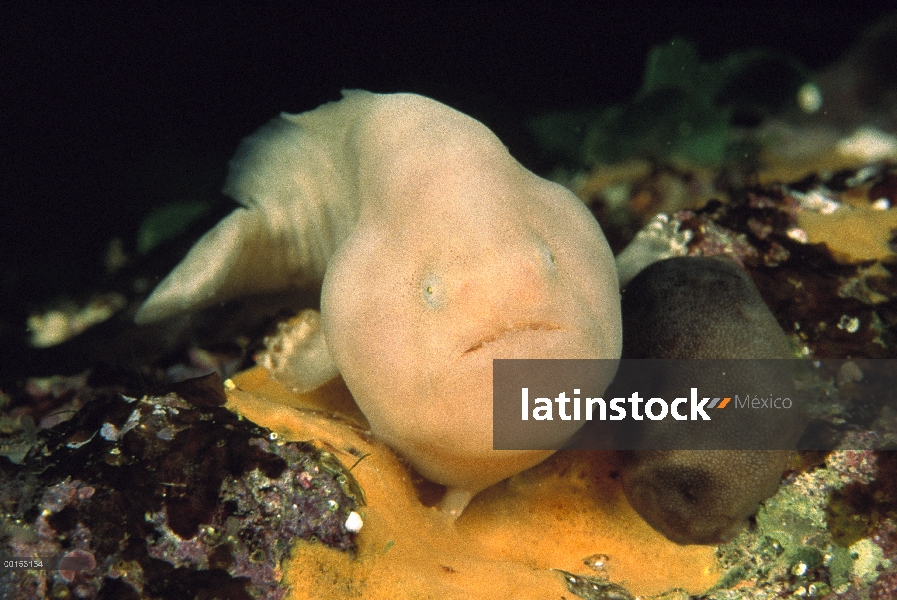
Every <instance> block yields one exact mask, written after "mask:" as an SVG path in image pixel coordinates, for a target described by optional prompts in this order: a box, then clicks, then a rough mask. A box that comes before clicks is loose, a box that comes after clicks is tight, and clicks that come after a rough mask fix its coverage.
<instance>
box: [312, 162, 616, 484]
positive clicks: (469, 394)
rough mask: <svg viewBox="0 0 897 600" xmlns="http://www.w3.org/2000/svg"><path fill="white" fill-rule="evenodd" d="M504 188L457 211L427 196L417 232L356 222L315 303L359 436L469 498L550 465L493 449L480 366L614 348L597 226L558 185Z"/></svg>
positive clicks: (609, 278) (496, 185)
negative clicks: (361, 423)
mask: <svg viewBox="0 0 897 600" xmlns="http://www.w3.org/2000/svg"><path fill="white" fill-rule="evenodd" d="M510 179H511V182H510V183H507V182H502V181H498V182H496V181H494V180H489V181H482V182H478V183H479V185H478V186H477V188H476V190H477V191H476V193H469V194H468V195H467V196H464V200H463V201H461V202H459V201H458V200H457V196H458V194H462V195H463V194H464V193H467V190H468V186H467V185H465V186H460V187H464V189H463V190H459V189H456V188H457V187H459V186H451V185H449V186H443V187H441V188H440V189H439V191H438V192H437V193H435V194H434V195H435V198H434V199H433V201H431V202H427V203H425V204H426V206H427V210H428V211H429V214H428V215H427V218H426V219H424V220H422V221H421V220H419V222H423V223H426V226H424V227H416V228H405V227H392V226H390V225H389V219H384V218H383V215H378V217H379V218H377V219H370V222H366V221H365V215H364V214H363V215H362V217H361V222H360V223H359V226H358V228H357V229H356V231H355V233H354V235H353V236H352V238H350V239H349V240H347V242H346V243H345V244H344V245H343V247H342V248H341V250H340V252H339V253H338V254H337V255H336V256H335V257H334V260H333V262H332V263H331V266H330V268H329V269H328V272H327V276H326V277H325V280H324V286H323V293H322V302H321V312H322V325H323V327H324V331H325V337H326V339H327V343H328V346H329V348H330V351H331V354H332V355H333V358H334V361H335V362H336V364H337V366H338V367H339V370H340V372H341V373H342V375H343V378H344V380H345V381H346V384H347V385H348V386H349V389H350V390H351V391H352V393H353V395H354V397H355V399H356V401H357V402H358V405H359V407H360V408H361V410H362V411H363V412H364V413H365V415H366V416H367V418H368V420H369V422H370V424H371V429H372V432H373V434H374V435H375V436H377V437H379V438H380V439H382V440H384V441H385V442H386V443H388V444H389V445H390V446H392V447H393V448H394V449H396V450H397V451H398V452H399V453H401V454H402V455H404V456H405V457H406V458H407V459H408V460H409V462H411V464H412V465H413V466H414V467H415V468H416V469H417V470H418V471H419V472H420V473H421V474H423V475H424V476H425V477H427V478H428V479H431V480H433V481H436V482H438V483H441V484H444V485H447V486H449V487H453V488H462V489H467V490H472V491H474V492H475V491H479V490H481V489H484V488H485V487H488V486H489V485H491V484H493V483H495V482H497V481H500V480H501V479H504V478H506V477H508V476H510V475H512V474H514V473H516V472H519V471H521V470H523V469H525V468H527V467H529V466H532V465H534V464H536V463H538V462H540V461H541V460H543V459H544V458H545V457H546V456H548V455H549V454H550V452H549V451H542V450H539V451H533V450H529V451H496V450H493V448H492V360H493V359H496V358H530V359H558V358H619V356H620V350H621V325H620V312H619V311H620V304H619V302H620V301H619V293H618V288H617V278H616V271H615V269H614V263H613V257H612V255H611V252H610V250H609V248H608V246H607V243H606V241H605V239H604V236H603V234H602V233H601V230H600V228H599V227H598V224H597V223H596V222H595V220H594V218H593V217H592V215H591V214H590V213H589V212H588V211H587V210H586V209H585V207H584V206H583V205H582V203H581V202H580V201H579V200H577V199H576V198H575V197H574V196H573V195H572V194H571V193H570V192H569V191H567V190H565V189H563V188H561V187H560V186H557V185H555V184H552V183H549V182H547V181H545V180H542V179H539V178H538V177H536V176H535V175H532V174H531V173H529V172H528V171H525V170H524V169H523V168H522V167H521V168H520V172H517V173H513V177H511V178H510ZM467 183H469V182H465V184H467ZM521 189H523V190H525V192H524V197H523V198H521V197H519V194H520V190H521ZM513 193H517V194H518V195H517V196H514V195H513ZM446 194H448V195H451V197H450V198H447V199H446V198H443V197H442V196H444V195H446ZM483 194H486V195H488V196H489V201H488V202H487V201H482V195H483ZM512 203H522V204H523V207H524V208H523V209H521V208H519V207H516V208H515V209H514V210H511V207H512ZM418 204H420V203H418ZM406 222H407V221H406ZM607 383H609V381H606V382H604V384H605V385H606V384H607ZM576 428H577V426H576V425H575V424H574V425H573V426H572V428H571V429H570V431H569V435H571V436H572V435H573V433H575V430H576Z"/></svg>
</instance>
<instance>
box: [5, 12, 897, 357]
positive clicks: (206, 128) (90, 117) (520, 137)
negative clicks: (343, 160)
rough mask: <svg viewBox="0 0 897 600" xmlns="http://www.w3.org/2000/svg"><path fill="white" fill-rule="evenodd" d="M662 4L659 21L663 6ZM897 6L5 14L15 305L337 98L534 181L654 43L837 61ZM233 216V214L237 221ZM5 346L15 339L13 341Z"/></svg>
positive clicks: (96, 277) (204, 189)
mask: <svg viewBox="0 0 897 600" xmlns="http://www.w3.org/2000/svg"><path fill="white" fill-rule="evenodd" d="M661 6H662V7H661ZM891 6H893V4H892V3H890V2H864V3H841V4H840V7H839V8H837V9H832V8H831V7H830V5H829V4H817V3H808V2H779V3H764V4H756V3H755V4H753V5H752V6H750V7H746V6H739V5H735V4H732V3H719V2H712V3H711V2H700V3H691V4H687V5H686V4H674V3H663V4H662V5H661V4H660V3H655V2H616V3H613V4H610V3H586V2H579V3H570V2H551V3H549V2H544V3H543V2H538V3H537V2H525V3H519V2H448V1H446V2H441V3H418V4H415V5H413V6H412V5H411V4H410V3H392V2H376V3H375V2H370V3H358V2H354V3H340V2H317V3H312V2H301V1H296V2H290V3H261V2H245V1H226V2H171V1H152V2H150V1H145V0H136V1H135V0H129V1H127V2H56V3H44V2H33V1H32V2H8V3H4V5H3V7H2V8H0V160H2V163H0V164H2V171H0V198H2V202H3V218H2V226H0V227H2V228H0V247H2V258H0V306H2V307H3V311H4V316H5V317H6V319H5V320H7V324H9V320H10V319H12V320H13V321H16V322H21V323H22V327H24V315H25V313H26V311H27V310H30V309H33V308H37V307H39V306H40V304H41V303H43V302H46V301H48V300H50V299H52V298H54V297H56V296H58V295H59V294H69V295H77V294H80V293H83V292H84V291H85V290H87V289H89V288H91V287H93V288H98V287H99V288H101V287H102V277H103V268H102V257H103V254H104V252H105V249H106V247H107V246H108V243H109V241H110V240H111V239H112V238H114V237H119V238H121V239H122V240H124V243H125V247H126V249H127V248H132V247H133V244H134V234H135V231H136V229H137V227H138V226H139V223H140V222H141V220H142V219H143V218H144V217H145V215H146V214H147V213H148V211H149V210H151V208H152V207H153V206H157V205H160V204H163V203H166V202H173V201H181V200H185V199H191V198H213V199H216V198H218V200H217V202H219V203H220V204H221V206H226V205H227V204H226V203H227V201H226V200H225V199H223V198H219V197H218V195H217V194H218V192H217V190H218V188H219V187H220V185H221V181H222V179H223V177H224V174H225V169H226V163H227V160H228V158H229V157H230V155H231V154H232V152H233V150H234V148H235V147H236V145H237V143H238V142H239V140H240V138H241V137H243V136H245V135H247V134H248V133H250V132H252V131H253V130H254V129H255V128H256V127H258V126H259V125H261V124H262V123H264V122H265V121H267V120H268V119H270V118H271V117H273V116H274V115H275V114H277V113H278V112H279V111H289V112H300V111H304V110H308V109H311V108H314V107H315V106H317V105H319V104H321V103H322V102H325V101H328V100H334V99H337V98H338V97H339V90H340V89H342V88H364V89H369V90H372V91H378V92H393V91H411V92H417V93H421V94H425V95H429V96H432V97H434V98H436V99H438V100H441V101H443V102H445V103H447V104H450V105H451V106H454V107H456V108H458V109H459V110H462V111H464V112H467V113H469V114H471V115H473V116H475V117H477V118H479V119H480V120H482V121H484V122H485V123H486V124H488V125H489V126H490V127H492V128H493V129H494V130H495V131H496V132H497V133H498V134H499V136H500V137H501V138H502V139H503V140H504V141H505V143H507V144H508V145H509V147H510V148H511V151H512V153H514V154H515V155H516V156H518V158H520V159H521V160H522V161H523V162H524V163H525V164H527V165H528V166H530V167H532V168H535V169H537V170H538V169H539V168H543V167H544V166H545V165H544V164H542V163H540V159H539V155H538V153H537V152H536V151H535V150H534V148H533V146H532V143H531V141H530V140H529V138H528V136H527V134H526V130H525V128H524V126H523V124H524V122H525V120H526V118H527V117H529V116H531V115H535V114H538V113H540V112H542V111H546V110H551V109H561V108H572V107H582V106H589V105H595V104H609V103H614V102H619V101H623V100H625V99H627V98H629V97H630V96H631V95H632V94H633V93H634V92H635V91H636V90H637V89H638V86H639V84H640V81H641V76H642V71H643V67H644V62H645V57H646V55H647V52H648V50H649V49H650V48H651V46H653V45H655V44H658V43H662V42H665V41H668V40H669V39H670V38H672V37H673V36H677V35H678V36H683V37H685V38H687V39H689V40H691V41H693V42H694V43H695V44H696V45H697V48H698V51H699V53H700V55H701V56H702V58H704V59H714V58H718V57H721V56H723V55H725V54H727V53H729V52H733V51H737V50H743V49H747V48H754V47H758V46H765V47H770V48H774V49H777V50H781V51H785V52H789V53H793V54H794V55H796V56H797V57H798V58H799V59H800V60H801V61H803V62H804V63H805V64H806V65H808V66H809V67H811V68H814V69H818V68H821V67H823V66H825V65H826V64H828V63H830V62H831V61H833V60H835V59H836V58H837V57H838V56H839V55H841V54H842V53H843V52H844V50H845V49H847V48H848V47H849V46H850V45H851V44H852V43H853V42H855V40H856V39H857V37H858V36H859V34H860V33H861V32H862V31H863V30H864V29H866V28H867V27H868V26H869V25H871V24H873V23H874V22H876V21H877V20H878V19H880V18H881V16H882V15H884V14H885V12H886V10H887V9H889V8H890V7H891ZM225 211H226V209H225ZM0 343H2V340H0Z"/></svg>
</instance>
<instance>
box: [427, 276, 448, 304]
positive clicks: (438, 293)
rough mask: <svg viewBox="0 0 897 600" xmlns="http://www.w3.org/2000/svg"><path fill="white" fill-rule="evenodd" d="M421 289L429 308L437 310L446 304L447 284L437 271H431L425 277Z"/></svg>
mask: <svg viewBox="0 0 897 600" xmlns="http://www.w3.org/2000/svg"><path fill="white" fill-rule="evenodd" d="M421 291H422V293H423V297H424V302H426V304H427V306H428V307H429V308H431V309H433V310H437V309H439V308H442V307H443V305H444V304H445V284H444V283H443V282H442V278H441V277H439V276H438V275H436V274H435V273H430V274H428V275H426V276H425V277H424V278H423V280H422V281H421Z"/></svg>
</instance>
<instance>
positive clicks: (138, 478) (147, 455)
mask: <svg viewBox="0 0 897 600" xmlns="http://www.w3.org/2000/svg"><path fill="white" fill-rule="evenodd" d="M175 389H176V390H177V392H172V393H167V394H164V395H159V396H144V397H143V398H141V399H136V398H132V397H128V396H123V395H121V394H115V393H109V392H100V393H96V392H95V393H93V394H92V396H93V397H92V398H91V399H90V400H89V401H87V402H86V403H85V406H84V407H83V408H82V409H81V410H80V411H78V412H77V414H75V416H74V418H72V419H71V420H70V421H68V422H65V423H62V424H60V425H58V426H56V427H54V428H53V429H49V430H47V431H43V432H41V433H40V434H39V436H38V437H39V441H38V442H37V443H35V444H34V445H33V446H32V448H33V449H32V450H31V451H30V452H29V454H28V455H27V457H26V458H25V459H24V464H22V465H21V466H20V465H15V464H12V463H11V462H8V461H6V460H2V459H0V498H2V502H3V504H2V508H3V512H4V520H3V526H2V530H0V554H4V555H7V556H44V557H48V556H62V555H65V556H79V557H82V558H84V559H86V560H88V563H89V564H91V565H93V567H92V568H91V569H90V570H86V571H5V572H3V573H0V596H2V597H4V598H22V599H27V598H44V597H56V598H96V597H115V598H194V597H217V598H234V599H243V598H246V599H248V598H272V599H274V598H282V597H284V596H285V595H286V593H287V590H286V589H285V588H284V587H282V586H281V584H280V579H281V570H280V568H281V567H280V563H281V560H282V559H283V558H284V557H285V556H286V555H287V554H288V552H289V549H290V544H291V542H292V541H293V540H295V539H297V538H302V539H307V540H318V541H319V542H320V543H321V544H324V545H326V546H329V547H332V548H335V549H338V550H341V551H351V550H352V549H353V548H354V544H355V541H354V540H355V533H353V532H352V531H349V530H348V529H347V527H346V522H347V519H348V518H349V516H350V515H351V514H352V513H353V511H354V510H355V509H356V508H357V506H358V504H359V501H360V500H361V498H360V492H359V491H358V490H357V489H356V488H353V487H352V486H351V481H350V480H351V476H350V475H348V474H346V473H343V471H342V470H341V467H340V466H339V463H336V462H335V461H333V460H328V458H327V457H328V454H327V453H326V452H322V451H321V450H318V449H316V448H314V447H312V446H310V445H307V444H302V443H281V442H280V441H278V440H277V439H276V436H273V435H272V434H271V433H270V432H269V431H267V430H264V429H262V428H260V427H257V426H255V425H253V424H251V423H249V422H248V421H244V420H240V419H238V418H237V417H235V416H234V415H233V414H232V413H230V412H229V411H227V410H226V409H224V408H222V407H221V404H223V402H224V400H223V390H222V388H221V383H220V380H217V379H216V378H214V377H210V378H206V379H203V380H198V381H192V382H186V383H185V384H179V385H178V386H176V387H175ZM81 394H82V396H86V395H87V392H86V391H85V390H82V391H81ZM188 399H189V400H188Z"/></svg>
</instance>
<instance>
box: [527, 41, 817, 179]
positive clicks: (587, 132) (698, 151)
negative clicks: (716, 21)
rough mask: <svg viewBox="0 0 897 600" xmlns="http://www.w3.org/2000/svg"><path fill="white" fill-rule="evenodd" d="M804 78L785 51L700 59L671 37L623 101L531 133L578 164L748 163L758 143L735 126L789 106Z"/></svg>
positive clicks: (557, 117) (556, 119)
mask: <svg viewBox="0 0 897 600" xmlns="http://www.w3.org/2000/svg"><path fill="white" fill-rule="evenodd" d="M811 78H812V76H811V74H810V72H809V71H808V70H807V69H806V68H805V67H804V66H803V65H802V64H800V63H799V62H798V61H797V60H796V59H794V58H792V57H790V56H787V55H783V54H779V53H775V52H772V51H769V50H762V49H757V50H750V51H746V52H739V53H734V54H730V55H728V56H725V57H723V58H721V59H719V60H715V61H702V60H701V59H700V57H699V56H698V52H697V50H696V49H695V47H694V45H692V44H691V43H690V42H688V41H686V40H684V39H681V38H675V39H673V40H671V41H670V42H668V43H666V44H661V45H658V46H655V47H654V48H653V49H652V50H651V52H650V53H649V55H648V59H647V63H646V67H645V72H644V77H643V80H642V86H641V88H640V90H639V92H638V93H637V94H636V95H635V97H634V98H632V99H631V100H630V101H629V102H625V103H621V104H617V105H614V106H610V107H605V108H602V109H587V110H580V111H571V112H558V113H551V114H548V115H543V116H542V117H539V118H537V119H534V120H533V121H532V122H531V123H530V130H531V132H532V133H533V135H534V136H535V137H536V140H537V142H538V143H539V144H540V145H541V146H542V147H543V149H544V150H545V151H547V152H550V153H552V154H554V155H555V156H557V157H560V158H561V159H563V160H567V161H568V162H575V163H578V164H579V165H581V166H593V165H595V164H611V163H615V162H618V161H622V160H625V159H627V158H636V157H638V158H649V159H653V160H658V161H660V162H668V161H672V162H674V163H675V162H684V163H686V164H691V165H696V166H719V165H722V164H728V163H732V162H738V163H743V162H745V161H747V162H751V161H754V160H756V157H757V156H758V155H759V151H760V144H759V142H758V141H756V140H751V139H749V138H745V137H743V136H739V135H736V133H737V131H736V130H737V129H738V128H739V127H743V126H753V125H756V124H758V123H760V122H761V121H762V120H763V119H764V118H765V117H767V116H769V115H774V114H779V113H781V112H783V111H785V110H788V109H790V108H792V107H796V106H797V98H798V92H799V90H800V89H801V87H802V86H804V85H805V84H807V83H808V82H810V81H811Z"/></svg>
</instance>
